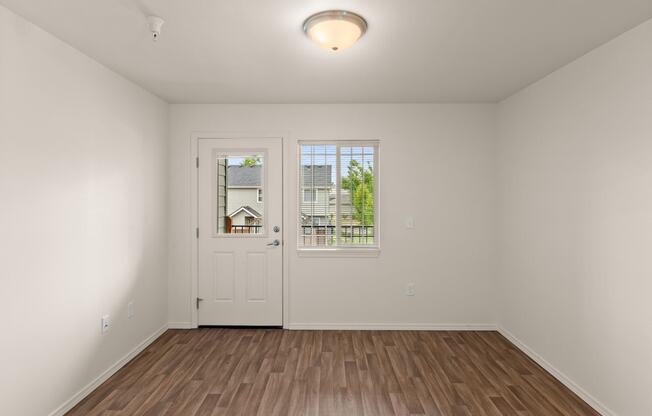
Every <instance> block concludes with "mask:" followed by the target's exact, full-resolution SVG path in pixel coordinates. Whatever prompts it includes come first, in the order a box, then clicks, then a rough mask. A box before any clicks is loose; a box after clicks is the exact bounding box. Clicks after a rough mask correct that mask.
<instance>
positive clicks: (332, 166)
mask: <svg viewBox="0 0 652 416" xmlns="http://www.w3.org/2000/svg"><path fill="white" fill-rule="evenodd" d="M378 148H379V143H378V141H348V140H346V141H345V140H342V141H300V142H299V146H298V154H299V156H298V159H299V160H298V162H299V163H298V166H299V172H298V178H299V180H298V187H299V189H298V192H299V198H298V205H299V207H298V208H299V209H298V244H297V245H298V248H299V249H300V250H310V251H320V250H328V251H333V250H343V251H352V250H355V249H358V250H365V251H367V250H369V249H376V250H377V249H378V248H379V227H378V218H379V217H378V189H379V188H378V186H379V183H378Z"/></svg>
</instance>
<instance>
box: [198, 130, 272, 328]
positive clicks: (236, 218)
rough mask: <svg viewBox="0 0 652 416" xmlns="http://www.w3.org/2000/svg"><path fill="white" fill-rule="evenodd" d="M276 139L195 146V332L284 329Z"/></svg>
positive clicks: (204, 141)
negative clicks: (245, 327)
mask: <svg viewBox="0 0 652 416" xmlns="http://www.w3.org/2000/svg"><path fill="white" fill-rule="evenodd" d="M282 186H283V184H282V145H281V139H267V138H265V139H199V184H198V198H199V201H198V202H199V203H198V209H199V212H198V215H199V250H198V253H199V259H198V261H199V264H198V266H199V282H198V308H199V310H198V315H197V320H198V324H199V325H256V326H258V325H260V326H280V325H282V324H283V269H282V268H283V224H282V218H283V189H282Z"/></svg>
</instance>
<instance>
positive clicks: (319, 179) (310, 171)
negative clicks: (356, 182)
mask: <svg viewBox="0 0 652 416" xmlns="http://www.w3.org/2000/svg"><path fill="white" fill-rule="evenodd" d="M332 168H333V166H332V165H308V166H303V172H302V173H303V175H302V176H303V186H305V187H308V188H312V187H317V188H327V187H329V186H330V185H331V183H332V180H331V172H332ZM313 180H314V182H313Z"/></svg>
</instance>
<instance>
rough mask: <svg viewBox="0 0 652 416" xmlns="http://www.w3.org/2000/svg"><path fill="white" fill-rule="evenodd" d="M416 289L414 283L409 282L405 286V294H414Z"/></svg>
mask: <svg viewBox="0 0 652 416" xmlns="http://www.w3.org/2000/svg"><path fill="white" fill-rule="evenodd" d="M416 290H417V288H416V286H415V284H414V283H408V284H407V286H405V296H414V294H415V293H416Z"/></svg>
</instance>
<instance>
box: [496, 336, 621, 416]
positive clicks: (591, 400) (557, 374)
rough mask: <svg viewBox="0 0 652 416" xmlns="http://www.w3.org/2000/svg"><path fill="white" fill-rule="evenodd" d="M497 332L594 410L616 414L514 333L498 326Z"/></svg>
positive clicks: (608, 414) (606, 414)
mask: <svg viewBox="0 0 652 416" xmlns="http://www.w3.org/2000/svg"><path fill="white" fill-rule="evenodd" d="M498 332H500V334H501V335H502V336H504V337H505V338H507V339H508V340H509V341H510V342H511V343H512V344H514V345H515V346H516V347H517V348H518V349H520V350H521V351H522V352H523V353H524V354H525V355H527V356H528V357H530V358H531V359H532V360H534V361H535V362H536V363H537V364H539V365H540V366H541V367H543V369H544V370H546V371H547V372H549V373H550V374H552V376H553V377H554V378H556V379H557V380H559V382H561V383H562V384H563V385H565V386H566V387H568V388H569V389H570V390H571V391H572V392H573V393H575V394H577V395H578V396H579V397H580V398H581V399H582V400H584V401H585V402H586V403H587V404H588V405H589V406H591V407H592V408H593V409H595V411H596V412H598V413H600V414H601V415H602V416H617V415H616V413H614V412H613V411H612V410H611V409H609V408H608V407H607V406H605V405H604V404H602V403H601V402H600V401H599V400H598V399H596V398H595V397H593V396H591V395H590V394H589V393H588V392H587V391H586V390H584V389H583V388H581V387H580V386H579V385H578V384H577V383H575V382H574V381H573V380H571V379H570V378H568V377H567V376H566V375H565V374H564V373H562V372H561V371H559V370H557V369H556V368H555V367H554V366H553V365H552V364H550V363H549V362H548V361H546V359H545V358H543V357H542V356H540V355H539V354H537V353H536V352H535V351H534V350H533V349H532V348H530V347H528V346H527V345H525V344H524V343H523V342H522V341H521V340H520V339H518V338H516V336H514V334H512V333H511V332H509V331H508V330H506V329H505V328H503V327H501V326H499V327H498Z"/></svg>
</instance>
